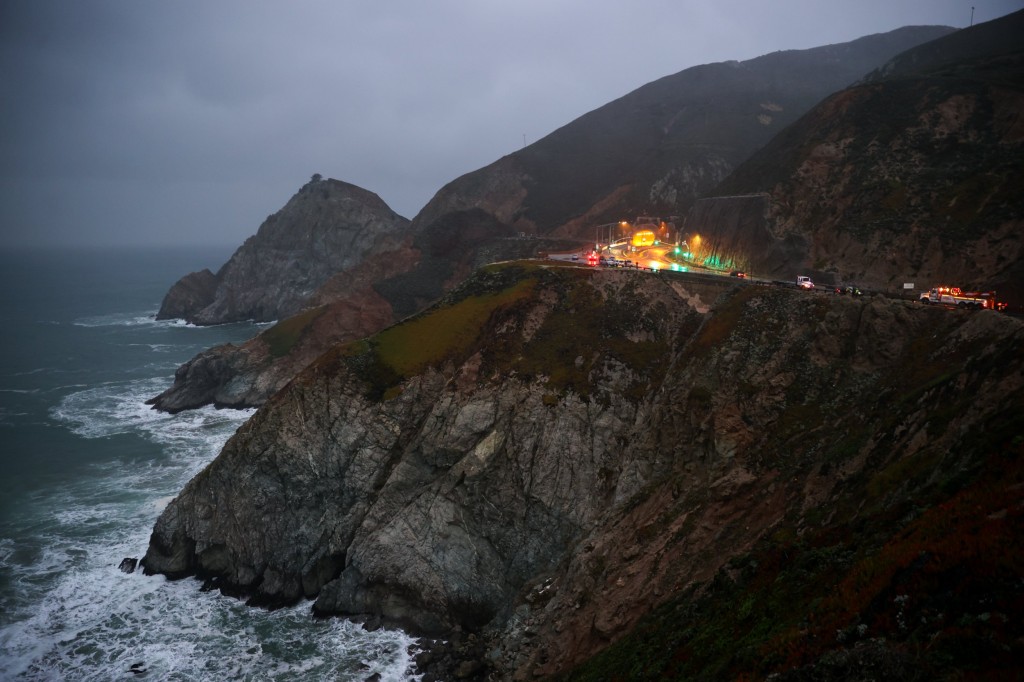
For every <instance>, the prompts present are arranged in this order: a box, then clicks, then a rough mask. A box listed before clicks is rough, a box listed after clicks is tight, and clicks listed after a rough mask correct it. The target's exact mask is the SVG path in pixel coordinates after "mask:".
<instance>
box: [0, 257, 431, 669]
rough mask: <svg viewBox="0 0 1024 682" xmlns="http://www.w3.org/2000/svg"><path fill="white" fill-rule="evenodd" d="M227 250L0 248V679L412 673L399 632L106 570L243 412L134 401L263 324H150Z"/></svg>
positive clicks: (130, 552) (128, 552) (138, 548)
mask: <svg viewBox="0 0 1024 682" xmlns="http://www.w3.org/2000/svg"><path fill="white" fill-rule="evenodd" d="M230 253H231V249H229V248H222V249H216V248H210V247H205V248H204V249H202V250H200V249H192V250H189V249H166V248H164V249H157V248H150V249H141V248H136V249H123V250H99V249H96V250H86V251H77V252H75V251H70V250H18V251H12V250H5V251H0V286H2V290H3V295H2V296H0V324H2V326H3V335H2V337H0V466H2V471H3V475H2V476H0V679H4V680H7V679H24V680H108V679H153V680H222V679H239V680H269V679H274V680H321V679H357V680H361V679H366V678H369V677H373V676H374V675H378V676H379V677H378V678H376V679H380V680H394V681H397V680H409V679H415V676H411V675H410V673H409V667H410V663H411V657H410V654H409V650H410V647H411V646H413V645H414V643H415V640H413V639H412V638H410V637H408V636H406V635H404V634H403V633H401V632H392V631H383V630H381V631H377V632H373V633H369V632H366V631H365V630H363V629H362V628H361V627H360V626H359V625H356V624H353V623H350V622H348V621H345V620H342V619H328V620H317V619H314V618H313V617H312V616H311V615H310V604H309V603H302V604H299V605H296V606H294V607H292V608H287V609H280V610H277V611H266V610H262V609H254V608H251V607H247V606H245V604H244V603H243V602H241V601H239V600H236V599H233V598H229V597H225V596H223V595H221V594H219V593H217V592H206V593H203V592H200V589H199V587H200V584H199V583H198V582H197V581H195V580H182V581H178V582H169V581H167V580H166V579H164V578H163V577H162V576H145V575H143V573H142V571H141V570H138V571H136V572H135V573H133V574H126V573H123V572H121V571H120V570H119V569H118V564H119V563H120V561H121V559H122V558H124V557H136V558H141V557H142V555H143V554H144V553H145V550H146V545H147V542H148V539H149V534H150V531H151V529H152V527H153V523H154V521H155V520H156V518H157V516H158V514H159V512H160V510H161V509H162V508H163V506H164V505H166V504H167V502H168V501H169V500H170V499H171V498H172V497H173V496H174V495H175V494H176V493H177V492H178V491H179V490H180V489H181V487H182V486H184V485H185V483H186V482H187V481H188V480H189V479H190V478H191V477H192V476H194V475H195V474H196V473H198V472H199V471H200V470H201V469H202V468H203V467H204V466H205V465H206V464H207V463H208V462H210V461H211V460H212V459H213V458H214V457H215V456H216V455H217V453H218V452H219V451H220V448H221V447H222V446H223V444H224V442H225V441H226V440H227V439H228V438H229V437H230V436H231V434H233V433H234V431H235V430H236V429H237V428H238V427H239V426H240V425H241V424H243V423H244V422H245V420H246V419H248V418H249V416H250V415H251V414H252V411H251V410H248V411H240V410H215V409H213V408H204V409H201V410H192V411H186V412H183V413H181V414H178V415H173V416H172V415H167V414H163V413H159V412H156V411H154V410H152V409H150V408H149V407H148V406H147V405H145V400H146V399H148V398H150V397H152V396H154V395H156V394H157V393H159V392H160V391H162V390H163V389H165V388H166V387H168V386H169V385H170V383H171V381H172V378H173V375H174V370H175V369H176V368H177V367H178V366H179V365H180V364H181V363H183V362H185V361H186V360H188V359H189V358H191V357H192V356H193V355H195V354H196V353H198V352H199V351H201V350H203V349H206V348H209V347H210V346H214V345H217V344H220V343H224V342H229V341H230V342H236V343H237V342H241V341H244V340H245V339H247V338H249V337H251V336H252V335H253V334H254V333H256V332H257V331H258V330H259V327H258V326H257V325H253V324H233V325H221V326H217V327H208V328H197V327H191V326H188V325H185V324H183V323H181V322H157V321H156V320H155V319H154V316H155V314H156V311H157V308H158V307H159V304H160V301H161V299H162V297H163V295H164V293H166V291H167V289H168V288H169V287H170V285H171V284H173V283H174V281H175V280H176V279H177V278H178V277H180V276H181V275H184V274H186V273H188V272H191V271H194V270H199V269H202V268H204V267H209V268H210V269H211V270H216V268H217V267H219V266H220V265H221V264H222V263H224V262H225V261H226V259H227V258H228V257H229V256H230ZM142 671H145V672H144V673H143V674H140V673H142Z"/></svg>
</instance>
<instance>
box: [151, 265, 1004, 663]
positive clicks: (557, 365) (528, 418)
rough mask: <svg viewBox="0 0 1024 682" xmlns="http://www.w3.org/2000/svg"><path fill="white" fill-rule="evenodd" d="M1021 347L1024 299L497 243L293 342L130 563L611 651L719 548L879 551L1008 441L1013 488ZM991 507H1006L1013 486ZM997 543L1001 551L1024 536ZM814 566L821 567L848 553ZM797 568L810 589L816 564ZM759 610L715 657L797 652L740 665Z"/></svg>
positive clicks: (493, 642)
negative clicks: (718, 274) (889, 292)
mask: <svg viewBox="0 0 1024 682" xmlns="http://www.w3.org/2000/svg"><path fill="white" fill-rule="evenodd" d="M1022 351H1024V325H1022V324H1021V323H1020V322H1019V321H1017V320H1015V319H1012V318H1009V317H1006V316H1003V315H998V314H996V313H990V312H987V311H982V312H979V313H967V312H962V311H947V310H939V309H934V308H927V307H925V306H921V305H919V304H916V303H911V302H905V301H898V300H888V299H885V298H881V297H872V298H847V297H841V296H834V295H826V294H807V293H804V292H800V291H797V290H795V289H782V288H777V287H768V286H761V285H754V284H745V283H736V282H730V281H728V280H724V279H714V278H700V277H694V276H689V275H680V276H675V275H672V274H671V273H665V274H663V275H649V274H644V273H628V272H622V271H613V272H605V271H595V270H592V269H586V268H572V267H550V266H541V265H538V264H530V263H518V264H507V265H495V266H488V267H486V268H483V269H482V270H480V271H478V272H477V273H476V274H475V275H474V276H473V277H471V278H470V279H469V280H467V281H466V282H465V283H464V284H462V285H460V286H459V287H457V288H456V289H455V290H453V291H452V292H451V293H450V294H448V295H447V296H446V297H445V298H444V299H442V301H441V302H440V303H438V304H437V305H435V306H433V307H432V308H430V309H428V310H427V311H425V312H424V313H422V314H419V315H417V316H415V317H412V318H410V319H408V320H406V321H404V322H402V323H400V324H398V325H396V326H393V327H389V328H388V329H386V330H384V331H382V332H380V333H378V334H376V335H374V336H371V337H369V338H367V339H364V340H361V341H356V342H352V343H348V344H343V345H340V346H338V347H336V348H335V349H333V350H332V351H330V352H328V353H327V354H325V355H324V356H322V357H320V358H319V359H318V360H317V361H316V362H314V363H313V364H312V365H310V366H308V367H307V368H306V369H305V370H304V371H303V372H302V373H300V374H299V375H298V376H297V377H296V378H295V379H294V380H293V381H292V382H291V383H290V384H289V385H288V386H287V387H286V388H285V389H283V390H282V391H281V392H279V393H278V394H276V395H275V396H274V397H273V398H272V399H271V400H269V401H268V402H267V404H266V405H265V406H264V407H263V408H262V409H261V410H260V411H259V412H258V413H257V414H256V415H254V417H253V418H252V419H251V420H250V421H249V422H248V423H247V424H246V425H245V426H243V427H242V428H241V429H240V430H239V432H238V433H237V434H236V435H235V436H234V437H233V438H232V439H231V440H230V441H229V442H228V444H227V445H226V446H225V448H224V451H223V452H222V453H221V455H220V456H219V457H218V458H217V459H216V460H215V461H214V462H213V463H212V464H211V465H209V466H208V467H207V468H206V469H205V470H204V471H203V472H201V473H200V474H199V475H198V476H196V478H194V479H193V480H192V481H191V482H190V483H189V484H188V485H187V486H186V488H185V489H184V490H183V491H182V492H181V493H180V494H179V495H178V497H177V498H176V499H175V500H174V501H172V502H171V503H170V504H169V505H168V507H167V508H166V510H165V511H164V512H163V514H162V515H161V517H160V519H159V520H158V522H157V524H156V527H155V528H154V531H153V535H152V538H151V541H150V546H149V549H148V551H147V553H146V557H145V559H144V563H145V566H146V570H147V571H148V572H151V573H152V572H159V573H164V574H167V575H169V576H172V577H183V576H188V575H199V576H202V577H204V578H207V579H209V580H211V581H212V582H211V584H214V585H218V586H220V587H221V588H222V589H224V590H225V591H227V592H230V593H234V594H246V595H249V596H250V597H251V598H252V600H253V602H254V603H262V604H270V605H273V604H280V603H289V602H293V601H296V600H298V599H300V598H302V597H310V598H315V599H316V606H315V609H316V611H318V612H319V613H323V614H333V613H337V614H348V615H356V616H361V617H367V618H371V619H379V620H381V621H383V622H390V623H394V624H399V625H402V626H404V627H406V628H409V629H411V630H413V631H415V632H420V633H425V634H431V635H450V634H451V633H458V632H472V633H477V634H476V635H475V636H479V637H480V638H481V640H480V641H484V642H486V643H487V648H488V651H489V652H490V653H489V654H488V655H487V656H486V658H485V659H484V658H482V657H481V658H480V659H479V660H477V661H476V663H477V664H478V667H477V668H476V669H477V670H479V671H483V670H491V671H493V672H495V673H496V674H498V675H499V676H500V677H502V678H514V679H530V678H531V677H533V676H551V675H555V674H560V673H567V672H568V671H570V670H572V669H573V668H574V667H575V666H577V665H580V664H583V663H585V662H586V661H587V660H588V659H590V658H591V657H593V656H595V655H596V654H598V652H601V651H605V650H607V651H609V652H612V653H611V654H609V655H619V656H620V658H622V660H627V661H628V660H629V656H630V655H633V654H630V653H628V652H631V651H632V652H635V651H636V649H635V648H634V649H632V650H631V649H628V648H627V649H626V651H627V653H626V654H614V652H616V651H620V652H621V651H622V649H621V647H623V646H628V645H629V643H630V641H631V640H630V634H631V633H632V632H634V630H635V629H636V628H637V627H648V628H649V627H652V626H650V624H649V623H648V622H647V621H646V620H643V619H645V618H647V617H648V616H651V615H656V614H657V613H658V609H659V608H661V607H664V606H665V605H672V608H675V609H681V610H685V609H694V608H699V607H700V605H701V604H704V603H706V600H707V599H709V598H712V597H713V596H714V595H715V594H717V595H719V597H721V595H723V594H726V593H727V590H726V589H725V587H726V586H730V585H731V586H732V587H731V588H730V589H737V588H736V587H735V586H736V585H737V584H739V583H740V582H741V581H740V578H739V577H738V576H739V574H738V573H736V571H738V569H735V568H731V567H735V566H739V565H743V566H747V567H748V568H749V566H751V565H753V564H757V563H758V561H757V560H756V559H755V557H762V556H763V553H765V552H768V551H769V550H770V548H772V547H775V548H778V547H782V546H789V547H791V548H792V551H793V553H794V556H798V555H799V552H800V551H802V550H801V548H800V546H799V542H798V540H799V538H801V537H802V538H818V537H819V536H820V535H821V534H823V533H828V532H830V531H835V532H838V533H840V536H841V537H838V538H836V539H835V541H834V542H832V544H833V545H835V544H836V543H837V542H838V543H839V544H843V545H844V547H845V549H844V551H846V552H849V554H850V556H851V557H860V558H865V557H870V556H876V555H878V553H879V552H881V551H882V550H883V549H884V547H886V546H887V545H886V543H887V542H894V541H896V539H898V538H899V537H900V535H899V534H900V533H910V532H912V531H913V528H914V525H913V524H914V523H915V521H917V520H919V519H921V518H923V516H925V515H927V514H928V513H931V512H933V511H934V510H936V509H939V508H940V507H941V505H942V504H944V503H946V502H947V501H949V500H951V499H954V498H955V496H956V495H958V494H963V493H964V492H965V491H970V490H971V489H972V486H975V485H977V484H978V482H979V481H982V480H987V478H991V476H992V475H993V472H995V471H996V470H997V469H998V467H1000V466H1003V467H1004V468H1005V467H1007V466H1009V469H1007V472H1008V473H1007V475H1005V476H1003V477H1002V478H998V477H997V481H996V485H997V486H1002V487H1001V488H1000V491H1001V493H1000V494H1001V495H1002V496H1001V497H1000V496H991V497H990V500H991V501H993V502H995V501H997V500H1001V499H1004V498H1005V497H1006V490H1004V488H1007V486H1009V487H1012V486H1014V485H1018V484H1020V483H1021V482H1022V480H1021V479H1022V476H1021V475H1020V474H1021V472H1020V471H1018V469H1019V468H1020V467H1016V468H1014V466H1012V461H1011V464H1009V465H1008V464H1006V461H1005V457H1006V456H1008V455H1010V454H1011V453H1012V452H1015V451H1019V450H1020V449H1021V447H1022V444H1021V443H1020V433H1021V428H1022V426H1024V424H1022V423H1021V415H1022V414H1024V367H1022V364H1024V360H1022V358H1024V352H1022ZM998 504H1002V503H1001V502H999V503H998ZM908 505H909V506H908ZM978 513H983V514H989V513H993V514H1001V515H999V516H998V518H1000V519H1004V518H1005V519H1007V523H1006V524H1002V525H1000V526H999V528H1000V529H1001V532H1003V533H1010V534H1011V537H1012V535H1013V534H1014V533H1016V532H1017V531H1018V529H1019V525H1020V518H1021V512H1020V510H1019V509H1018V508H1016V507H1014V508H1013V509H1012V510H1004V511H1003V512H1000V511H999V509H992V510H989V509H988V508H987V507H986V508H985V509H984V510H980V511H979V512H978ZM844 528H857V529H859V530H857V531H856V532H854V531H852V530H850V531H842V529H844ZM844 533H845V534H844ZM983 553H984V552H983ZM986 557H988V555H987V554H986ZM760 560H761V561H762V562H763V561H765V559H763V558H761V559H760ZM907 561H908V562H909V561H910V559H908V560H907ZM1006 561H1007V564H1006V565H1005V566H1004V567H1002V568H997V569H994V570H995V572H996V574H997V577H999V576H1003V575H1005V574H1006V571H1010V572H1012V571H1014V570H1017V569H1019V568H1020V565H1019V563H1018V562H1019V561H1020V557H1019V552H1015V553H1011V554H1010V555H1008V556H1007V559H1006ZM827 565H828V567H829V568H828V570H829V571H831V573H829V575H834V576H835V578H836V579H837V580H838V579H840V578H842V576H843V575H844V573H843V571H849V570H850V569H851V566H856V562H855V561H853V559H850V560H849V561H846V562H845V563H842V562H841V563H829V564H827ZM908 566H909V564H908ZM964 568H965V570H968V572H969V571H970V569H969V564H964ZM954 569H955V567H954ZM954 569H950V570H954ZM745 570H747V569H745ZM765 570H768V569H767V568H766V569H765ZM906 570H907V571H911V572H912V571H913V570H915V569H914V568H913V566H909V567H908V568H907V569H906ZM722 571H726V573H725V574H723V573H722ZM750 571H752V572H753V573H752V575H754V576H758V575H760V574H759V573H758V570H757V569H756V568H754V569H749V570H748V573H749V572H750ZM722 575H725V576H726V577H725V578H722V577H721V576H722ZM806 575H807V576H809V577H808V587H807V589H808V590H810V591H811V593H812V594H811V597H810V598H812V599H813V598H814V595H817V596H818V597H820V598H825V597H826V596H827V593H828V590H829V585H830V583H828V581H827V580H824V579H821V580H819V578H818V575H817V574H816V573H813V571H809V572H807V574H806ZM886 575H887V576H888V577H885V576H883V577H882V578H881V579H880V581H879V582H878V583H877V584H875V585H873V586H872V587H871V588H870V589H872V590H875V592H874V594H876V595H878V596H879V598H881V597H882V596H884V595H885V594H886V593H887V592H886V590H889V589H895V587H894V586H893V582H892V581H893V580H896V577H894V574H886ZM729 576H732V577H729ZM811 578H813V580H812V579H811ZM722 580H725V582H723V583H722V586H721V587H718V588H712V587H711V586H713V585H717V584H718V583H719V582H720V581H722ZM999 580H1002V577H999ZM992 584H993V586H994V587H992V588H991V589H992V590H995V589H996V587H995V586H1002V587H999V589H1003V590H1009V593H1010V595H1011V596H1012V598H1013V599H1020V598H1021V588H1020V586H1019V585H1016V586H1013V585H1004V584H1003V583H1002V582H998V581H997V582H994V583H992ZM936 589H938V588H936ZM978 589H989V588H984V587H978ZM815 590H817V591H815ZM1000 594H1001V593H1000ZM709 595H711V596H709ZM925 596H926V595H924V594H923V593H922V594H918V593H915V596H914V599H920V600H923V599H925ZM933 596H934V595H933ZM936 598H937V597H936ZM702 600H704V601H702ZM868 602H870V599H868ZM851 608H853V609H854V610H853V611H851V612H849V613H846V612H844V613H843V614H840V615H838V616H833V615H832V614H831V613H830V614H829V617H830V618H833V619H834V621H835V624H837V625H836V627H835V628H832V631H831V632H830V633H829V637H828V638H827V641H826V640H825V639H823V640H822V641H821V642H819V644H818V646H819V648H818V649H814V648H813V647H808V651H807V653H806V660H803V661H802V662H803V663H804V664H806V665H812V666H813V665H815V664H816V662H818V663H820V660H821V656H823V655H825V654H826V653H827V652H829V651H834V650H836V649H837V648H838V649H842V642H838V641H837V640H836V637H835V632H836V630H837V629H842V628H846V627H856V626H857V624H858V623H859V622H860V620H859V619H862V618H865V619H866V618H867V615H866V614H868V611H869V609H868V607H867V606H865V607H864V610H863V611H861V610H857V608H856V607H855V606H854V607H851ZM958 608H959V609H961V611H962V610H963V609H965V608H968V607H967V606H963V605H961V606H949V607H948V616H947V617H948V618H949V619H951V620H955V618H956V617H958V616H957V613H956V609H958ZM970 608H973V607H970ZM809 609H811V607H810V606H807V604H806V603H805V602H801V603H800V604H794V607H793V609H792V610H780V611H779V612H778V613H777V614H775V618H776V619H777V624H778V625H780V626H787V627H788V626H789V625H790V624H791V623H794V624H795V623H797V622H799V621H800V620H801V619H805V618H806V617H807V611H808V610H809ZM828 622H829V623H830V624H832V623H833V620H829V621H828ZM871 622H872V623H874V621H871ZM690 625H691V626H692V628H696V630H693V631H691V632H690V633H689V634H688V637H689V638H690V640H692V639H693V638H694V637H698V636H701V635H700V628H699V624H695V623H690ZM758 627H760V626H758ZM871 627H876V626H875V625H872V626H871ZM877 627H878V632H881V626H877ZM935 627H939V626H935ZM1017 629H1019V628H1016V626H1014V628H1011V629H1008V630H1006V632H1007V633H1008V634H1007V635H1006V637H1009V640H1008V641H1009V642H1010V644H1011V651H1012V649H1013V647H1014V646H1015V647H1017V648H1019V644H1016V645H1014V644H1012V642H1013V637H1014V636H1016V635H1013V634H1012V633H1013V632H1016V630H1017ZM939 631H941V627H939ZM660 632H663V630H659V633H660ZM773 632H774V631H773V630H770V629H769V630H766V631H764V632H761V635H760V637H761V639H760V640H758V639H756V636H754V635H751V637H752V639H751V640H750V641H751V642H752V644H751V646H752V647H754V648H752V649H751V650H750V652H748V653H746V654H743V655H740V656H737V655H736V654H735V652H734V654H733V656H732V658H731V659H729V660H731V661H732V665H734V666H735V665H738V666H740V667H741V668H742V666H743V665H744V662H745V663H746V664H747V665H749V666H752V667H753V666H755V665H762V666H769V667H768V668H767V669H765V670H764V671H762V672H764V673H765V674H767V672H772V671H780V670H786V669H788V668H787V667H786V666H785V665H783V664H784V663H785V662H784V661H781V660H777V659H775V658H771V657H769V658H768V659H765V661H763V662H761V663H756V660H758V659H757V656H758V655H757V653H756V652H757V651H758V649H757V648H756V647H757V646H767V645H770V644H771V645H773V646H782V645H781V644H780V645H775V644H772V643H773V641H774V640H773V639H772V637H771V636H770V635H772V633H773ZM1020 634H1024V633H1020ZM891 636H893V637H896V636H900V635H899V633H898V632H894V633H892V635H891ZM901 636H902V637H904V638H905V637H906V636H907V634H906V633H903V635H901ZM999 637H1002V639H1000V640H999V641H1000V642H1002V641H1004V640H1005V637H1003V636H1002V635H999ZM690 640H686V641H690ZM682 641H683V640H679V641H677V642H676V643H675V644H674V645H673V646H680V642H682ZM894 641H897V642H898V641H899V640H894ZM950 641H952V640H950ZM684 643H685V642H684ZM878 646H880V647H881V648H882V652H883V654H884V655H885V656H889V659H892V658H893V657H895V656H896V655H897V653H898V652H897V651H896V647H895V645H891V644H890V645H884V644H880V645H878ZM616 647H619V648H616ZM666 651H667V652H668V653H666V654H664V655H665V656H669V655H671V652H672V651H673V649H670V648H666ZM709 651H710V650H709ZM901 651H902V649H901ZM890 654H891V655H890ZM661 655H662V654H654V653H651V652H650V651H646V653H644V656H647V657H648V658H647V659H645V660H647V661H648V663H646V665H653V663H651V661H656V660H660V659H658V656H661ZM705 655H709V654H706V652H705ZM901 655H902V654H901ZM889 659H887V660H889ZM615 660H619V659H615ZM798 662H800V661H798ZM917 663H918V664H919V665H930V664H931V659H928V657H927V655H925V654H920V655H919V660H918V661H917ZM613 664H614V660H613V661H612V662H609V661H608V660H607V659H606V660H605V661H604V662H603V663H602V665H604V666H609V665H613ZM772 665H774V666H775V667H771V666H772ZM787 665H788V664H787ZM790 667H791V666H790ZM603 669H605V668H603ZM579 670H581V671H582V672H580V673H579V674H581V675H586V669H585V668H581V669H579ZM481 674H482V673H481Z"/></svg>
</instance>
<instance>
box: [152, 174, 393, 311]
mask: <svg viewBox="0 0 1024 682" xmlns="http://www.w3.org/2000/svg"><path fill="white" fill-rule="evenodd" d="M409 228H410V223H409V221H408V220H406V219H405V218H403V217H401V216H400V215H398V214H397V213H395V212H394V211H392V210H391V209H390V208H388V207H387V205H386V204H385V203H384V202H383V201H381V199H380V198H379V197H378V196H377V195H376V194H373V193H372V192H368V191H366V190H364V189H361V188H359V187H356V186H354V185H350V184H348V183H344V182H340V181H338V180H323V179H320V178H319V177H315V178H314V179H313V180H311V181H310V182H309V183H307V184H306V185H305V186H304V187H303V188H302V189H301V190H299V192H298V193H296V194H295V196H293V197H292V198H291V199H290V200H289V201H288V203H287V204H285V206H284V207H283V208H282V209H281V210H280V211H278V212H277V213H275V214H273V215H272V216H270V217H268V218H267V220H266V221H265V222H264V223H263V225H261V226H260V228H259V230H258V231H257V233H256V234H255V235H254V236H253V237H250V238H249V239H247V240H246V242H245V243H244V244H243V245H242V246H241V247H239V249H238V250H237V251H236V252H235V253H234V255H233V256H232V257H231V259H230V260H229V261H228V262H227V263H226V264H225V265H224V266H223V267H222V268H221V269H220V271H219V272H218V273H217V274H216V276H215V278H214V279H215V282H213V281H211V277H210V273H209V272H206V273H193V274H192V275H188V276H187V277H185V278H183V279H182V280H181V281H179V282H178V283H177V284H176V285H174V287H172V288H171V290H170V291H169V292H168V294H167V296H166V297H165V299H164V302H163V304H162V305H161V307H160V311H159V312H158V314H157V319H170V318H184V319H186V320H187V321H189V322H193V323H195V324H220V323H224V322H236V321H241V320H256V321H261V322H264V321H270V320H277V319H281V318H284V317H287V316H289V315H292V314H295V313H297V312H299V311H300V310H302V309H303V308H304V307H306V305H307V304H308V302H309V299H310V297H311V296H312V295H313V294H314V292H315V291H316V290H317V289H318V288H319V287H320V286H321V285H322V284H324V283H325V282H326V281H327V280H328V279H329V278H330V277H331V276H332V275H334V274H335V273H337V272H340V271H342V270H345V269H347V268H350V267H354V266H355V265H358V264H359V263H360V262H362V261H363V260H364V259H365V258H367V257H369V256H371V255H374V254H377V253H381V252H384V251H389V250H394V249H397V248H399V247H400V246H401V244H402V242H403V241H404V240H405V239H406V238H407V237H408V236H409Z"/></svg>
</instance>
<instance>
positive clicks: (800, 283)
mask: <svg viewBox="0 0 1024 682" xmlns="http://www.w3.org/2000/svg"><path fill="white" fill-rule="evenodd" d="M796 286H797V287H798V288H800V289H813V288H814V282H812V281H811V278H810V277H805V276H804V275H799V276H797V278H796Z"/></svg>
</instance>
